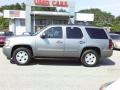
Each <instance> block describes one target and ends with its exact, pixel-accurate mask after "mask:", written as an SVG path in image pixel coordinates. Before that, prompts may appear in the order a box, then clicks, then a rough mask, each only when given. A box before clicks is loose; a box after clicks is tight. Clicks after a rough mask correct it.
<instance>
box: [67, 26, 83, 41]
mask: <svg viewBox="0 0 120 90" xmlns="http://www.w3.org/2000/svg"><path fill="white" fill-rule="evenodd" d="M66 32H67V38H68V39H81V38H82V37H83V34H82V31H81V29H80V28H78V27H67V28H66Z"/></svg>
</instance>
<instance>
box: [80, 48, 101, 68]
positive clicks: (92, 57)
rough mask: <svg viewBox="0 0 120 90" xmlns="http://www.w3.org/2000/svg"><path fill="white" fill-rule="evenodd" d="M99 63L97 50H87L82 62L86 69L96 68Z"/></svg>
mask: <svg viewBox="0 0 120 90" xmlns="http://www.w3.org/2000/svg"><path fill="white" fill-rule="evenodd" d="M98 61H99V56H98V53H97V52H96V51H95V50H86V51H84V52H83V54H82V56H81V62H82V64H83V65H84V66H86V67H93V66H96V65H97V63H98Z"/></svg>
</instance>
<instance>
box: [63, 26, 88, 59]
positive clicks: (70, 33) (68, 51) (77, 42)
mask: <svg viewBox="0 0 120 90" xmlns="http://www.w3.org/2000/svg"><path fill="white" fill-rule="evenodd" d="M85 43H86V41H85V38H84V37H83V33H82V31H81V29H80V28H78V27H66V39H65V52H64V56H65V57H80V53H81V51H82V48H83V47H84V46H85Z"/></svg>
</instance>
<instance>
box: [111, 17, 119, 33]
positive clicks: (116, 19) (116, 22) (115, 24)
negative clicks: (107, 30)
mask: <svg viewBox="0 0 120 90" xmlns="http://www.w3.org/2000/svg"><path fill="white" fill-rule="evenodd" d="M112 30H113V31H120V16H118V17H116V18H115V20H114V22H113V25H112Z"/></svg>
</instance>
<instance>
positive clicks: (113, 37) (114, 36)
mask: <svg viewBox="0 0 120 90" xmlns="http://www.w3.org/2000/svg"><path fill="white" fill-rule="evenodd" d="M110 36H111V38H112V39H116V40H117V39H120V36H119V35H110Z"/></svg>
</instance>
